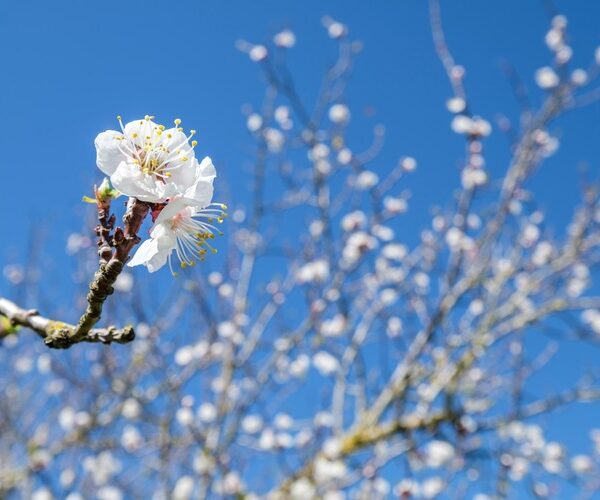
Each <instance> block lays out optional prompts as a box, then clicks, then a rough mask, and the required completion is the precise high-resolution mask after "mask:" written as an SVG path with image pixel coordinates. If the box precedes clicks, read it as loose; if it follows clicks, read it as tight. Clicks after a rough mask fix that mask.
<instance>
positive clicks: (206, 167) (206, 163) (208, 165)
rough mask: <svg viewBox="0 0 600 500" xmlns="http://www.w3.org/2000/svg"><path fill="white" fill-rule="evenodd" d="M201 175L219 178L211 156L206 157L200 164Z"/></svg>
mask: <svg viewBox="0 0 600 500" xmlns="http://www.w3.org/2000/svg"><path fill="white" fill-rule="evenodd" d="M200 174H201V175H202V176H203V177H210V178H212V179H214V178H215V177H216V176H217V171H216V170H215V166H214V165H213V162H212V160H211V159H210V156H205V157H204V158H203V159H202V161H201V162H200Z"/></svg>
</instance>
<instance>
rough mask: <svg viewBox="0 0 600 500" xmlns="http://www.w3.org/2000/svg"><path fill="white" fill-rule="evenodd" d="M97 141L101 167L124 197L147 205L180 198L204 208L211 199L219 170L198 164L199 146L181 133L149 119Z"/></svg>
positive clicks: (207, 160)
mask: <svg viewBox="0 0 600 500" xmlns="http://www.w3.org/2000/svg"><path fill="white" fill-rule="evenodd" d="M119 123H120V125H121V131H120V132H118V131H115V130H107V131H105V132H102V133H100V134H98V136H97V137H96V141H95V145H96V163H97V165H98V168H99V169H100V170H102V172H104V173H105V174H106V175H108V176H109V177H110V181H111V183H112V185H113V186H114V187H115V189H117V190H118V191H120V192H121V193H123V194H125V195H127V196H132V197H134V198H137V199H139V200H142V201H147V202H152V203H163V202H165V201H167V200H169V199H171V198H175V197H180V198H181V199H183V200H185V202H186V204H188V205H190V206H197V207H205V206H207V205H208V204H209V203H210V201H211V198H212V193H213V186H212V184H213V180H214V178H215V176H216V172H215V168H214V166H213V164H212V161H211V159H210V158H209V157H205V158H204V159H203V160H202V162H201V163H199V162H198V160H197V159H196V156H195V153H194V147H195V146H196V141H191V142H190V139H191V137H193V135H194V134H195V133H196V132H195V131H194V130H192V131H191V132H190V134H189V135H188V136H186V135H185V134H184V133H183V129H182V128H181V127H179V125H180V123H181V120H179V119H177V120H175V125H176V126H175V127H174V128H170V129H166V128H165V127H164V125H158V124H156V123H154V122H153V121H152V117H150V116H146V117H145V118H144V119H141V120H134V121H131V122H129V123H127V125H123V123H122V122H121V119H120V118H119Z"/></svg>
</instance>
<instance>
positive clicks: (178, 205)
mask: <svg viewBox="0 0 600 500" xmlns="http://www.w3.org/2000/svg"><path fill="white" fill-rule="evenodd" d="M186 206H187V204H186V202H185V200H184V199H182V198H178V199H175V200H173V201H171V202H169V203H168V204H167V206H166V207H165V208H163V209H162V210H161V212H160V214H158V217H157V218H156V221H155V223H154V226H153V227H152V229H151V233H152V237H153V238H156V237H157V235H158V233H157V234H156V235H155V234H154V231H155V230H156V229H158V228H159V226H162V225H164V224H163V223H164V222H165V221H167V220H169V219H172V218H173V217H175V216H176V215H177V214H178V213H179V212H181V210H183V209H184V208H185V207H186Z"/></svg>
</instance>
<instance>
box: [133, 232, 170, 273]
mask: <svg viewBox="0 0 600 500" xmlns="http://www.w3.org/2000/svg"><path fill="white" fill-rule="evenodd" d="M170 243H171V239H170V238H150V239H149V240H146V241H144V242H143V243H142V244H141V245H140V247H139V248H138V250H137V252H136V253H135V255H134V256H133V257H132V258H131V260H130V261H129V262H128V263H127V265H128V266H130V267H133V266H139V265H144V266H146V267H147V268H148V271H149V272H151V273H153V272H155V271H158V270H159V269H160V268H161V267H163V266H164V265H165V264H166V262H167V259H168V257H169V255H170V253H171V252H172V251H173V248H174V246H173V245H172V244H170Z"/></svg>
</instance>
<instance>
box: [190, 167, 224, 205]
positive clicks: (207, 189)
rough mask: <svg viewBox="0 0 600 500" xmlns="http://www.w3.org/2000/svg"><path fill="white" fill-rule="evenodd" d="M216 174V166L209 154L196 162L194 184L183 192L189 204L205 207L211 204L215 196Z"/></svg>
mask: <svg viewBox="0 0 600 500" xmlns="http://www.w3.org/2000/svg"><path fill="white" fill-rule="evenodd" d="M216 175H217V173H216V171H215V167H214V165H213V163H212V160H211V159H210V158H209V157H208V156H207V157H205V158H204V159H203V160H202V162H201V163H200V164H198V163H197V162H196V179H195V181H194V184H192V185H191V186H190V187H189V188H187V189H186V190H185V192H184V193H183V198H184V199H185V200H186V202H187V204H188V205H191V206H194V207H197V208H204V207H206V206H208V205H209V204H210V202H211V201H212V197H213V180H214V178H215V177H216Z"/></svg>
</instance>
